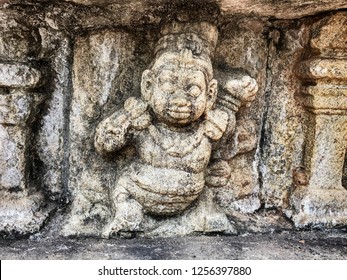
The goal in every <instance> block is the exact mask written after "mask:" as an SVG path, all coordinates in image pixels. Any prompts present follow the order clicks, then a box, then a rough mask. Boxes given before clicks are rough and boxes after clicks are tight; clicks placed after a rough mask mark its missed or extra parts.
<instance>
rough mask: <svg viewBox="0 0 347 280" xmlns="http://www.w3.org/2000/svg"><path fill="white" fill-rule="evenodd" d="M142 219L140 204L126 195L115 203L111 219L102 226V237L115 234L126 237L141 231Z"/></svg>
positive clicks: (109, 236)
mask: <svg viewBox="0 0 347 280" xmlns="http://www.w3.org/2000/svg"><path fill="white" fill-rule="evenodd" d="M143 219H144V213H143V210H142V206H141V205H140V204H139V203H138V202H137V201H136V200H135V199H132V198H129V197H127V198H126V199H124V200H123V201H122V202H119V203H117V205H116V214H115V216H114V218H113V220H112V221H111V222H110V223H109V224H108V225H106V226H105V227H104V229H103V231H102V237H104V238H111V237H113V236H116V235H121V236H124V237H127V236H128V235H129V234H130V235H133V234H134V233H135V232H138V231H141V224H142V222H143Z"/></svg>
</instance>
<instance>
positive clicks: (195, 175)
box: [95, 23, 229, 236]
mask: <svg viewBox="0 0 347 280" xmlns="http://www.w3.org/2000/svg"><path fill="white" fill-rule="evenodd" d="M163 34H164V35H163V37H162V38H161V39H160V40H159V42H158V44H157V48H156V52H155V59H154V61H153V62H152V64H151V65H150V67H149V69H147V70H145V71H144V72H143V74H142V81H141V99H137V98H134V97H130V98H129V99H127V100H126V101H125V103H124V108H123V109H121V110H119V111H117V112H115V113H114V114H113V115H111V116H110V117H108V118H106V119H105V120H103V121H102V122H101V123H100V124H99V125H98V127H97V129H96V135H95V147H96V149H97V151H98V152H99V153H101V154H105V153H109V152H114V151H117V150H119V149H122V147H124V146H125V145H127V144H128V143H132V144H133V145H135V147H136V149H137V152H138V157H137V159H136V160H134V161H133V162H131V163H130V164H129V165H128V166H127V167H126V168H125V169H124V170H123V171H122V174H121V175H120V177H119V179H118V181H117V182H115V185H114V187H113V189H112V190H111V201H112V203H113V208H114V209H113V210H114V211H113V213H114V217H113V220H112V221H111V223H110V224H109V225H108V226H106V227H105V229H104V236H109V235H111V234H113V233H115V232H118V231H123V230H125V231H136V230H138V229H139V225H140V223H141V221H142V219H143V216H144V214H146V213H148V214H153V215H157V216H172V215H176V214H179V213H182V212H183V211H184V210H185V209H187V208H188V207H189V206H190V205H191V204H192V202H193V201H194V200H196V199H197V197H198V196H199V194H200V193H201V192H202V190H203V188H204V186H205V174H207V173H206V168H207V166H208V164H209V161H210V157H211V152H212V145H213V143H214V142H216V141H218V140H219V139H220V138H221V137H222V136H223V133H224V132H225V130H226V128H227V124H228V118H229V117H228V114H227V113H226V112H224V111H223V110H220V109H216V108H215V106H214V105H215V101H216V97H217V81H216V80H215V79H214V78H213V69H212V63H211V53H212V51H213V49H214V47H215V44H216V39H217V32H216V30H215V28H214V27H212V26H211V25H209V24H207V23H199V24H190V25H189V26H187V25H183V24H177V23H176V24H173V25H171V26H170V27H169V28H168V29H166V30H164V31H163Z"/></svg>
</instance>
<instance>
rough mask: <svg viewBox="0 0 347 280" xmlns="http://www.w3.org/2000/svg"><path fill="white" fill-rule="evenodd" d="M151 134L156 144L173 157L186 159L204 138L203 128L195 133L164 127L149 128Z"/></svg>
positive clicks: (200, 127) (152, 126)
mask: <svg viewBox="0 0 347 280" xmlns="http://www.w3.org/2000/svg"><path fill="white" fill-rule="evenodd" d="M148 131H149V134H150V135H151V136H152V138H153V140H154V142H155V143H156V144H157V145H158V146H160V147H161V148H162V149H163V150H164V151H166V152H167V153H168V154H169V155H170V156H173V157H180V158H182V157H184V156H186V155H188V154H190V153H191V152H192V151H193V150H194V149H196V148H197V147H198V146H199V145H200V143H201V141H202V139H203V137H204V132H203V129H202V126H199V128H198V129H197V130H196V131H194V132H193V133H190V134H188V133H186V132H183V133H182V132H177V131H172V130H170V129H168V128H164V127H155V126H154V125H151V126H149V128H148Z"/></svg>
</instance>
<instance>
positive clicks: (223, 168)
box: [205, 160, 231, 187]
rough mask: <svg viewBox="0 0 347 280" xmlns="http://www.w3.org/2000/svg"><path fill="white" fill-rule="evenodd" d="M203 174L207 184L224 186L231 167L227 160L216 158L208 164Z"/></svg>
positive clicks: (228, 177)
mask: <svg viewBox="0 0 347 280" xmlns="http://www.w3.org/2000/svg"><path fill="white" fill-rule="evenodd" d="M205 174H206V175H205V183H206V185H207V186H209V187H224V186H226V185H227V184H228V181H229V179H230V176H231V169H230V166H229V164H228V162H226V161H224V160H217V161H214V162H212V163H210V164H209V165H208V167H207V169H206V173H205Z"/></svg>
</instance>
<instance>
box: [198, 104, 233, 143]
mask: <svg viewBox="0 0 347 280" xmlns="http://www.w3.org/2000/svg"><path fill="white" fill-rule="evenodd" d="M203 125H204V132H205V135H207V137H209V138H210V139H212V140H214V141H216V140H219V139H220V138H221V137H222V136H223V133H224V132H225V130H226V127H227V125H228V114H227V113H226V112H224V111H222V110H219V109H215V110H211V111H209V112H208V113H207V114H206V119H205V121H204V124H203Z"/></svg>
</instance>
